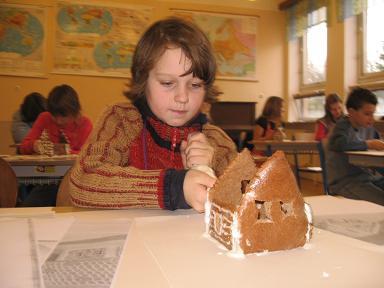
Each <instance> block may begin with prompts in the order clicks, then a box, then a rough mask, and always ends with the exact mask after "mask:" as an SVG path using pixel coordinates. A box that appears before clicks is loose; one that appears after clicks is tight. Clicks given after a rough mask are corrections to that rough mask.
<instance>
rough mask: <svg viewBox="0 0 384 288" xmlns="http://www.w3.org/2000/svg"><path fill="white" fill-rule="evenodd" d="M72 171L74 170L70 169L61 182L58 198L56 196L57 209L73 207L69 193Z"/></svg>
mask: <svg viewBox="0 0 384 288" xmlns="http://www.w3.org/2000/svg"><path fill="white" fill-rule="evenodd" d="M71 171H72V169H68V171H67V172H66V173H65V175H64V177H63V179H62V180H61V182H60V186H59V190H58V191H57V196H56V207H59V206H72V201H71V197H70V193H69V191H70V186H69V184H70V178H71Z"/></svg>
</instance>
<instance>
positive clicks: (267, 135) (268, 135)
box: [264, 128, 275, 140]
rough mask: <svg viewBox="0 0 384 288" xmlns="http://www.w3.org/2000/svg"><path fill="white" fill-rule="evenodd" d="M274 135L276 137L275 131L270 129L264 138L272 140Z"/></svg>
mask: <svg viewBox="0 0 384 288" xmlns="http://www.w3.org/2000/svg"><path fill="white" fill-rule="evenodd" d="M274 135H275V130H272V129H269V128H268V129H267V131H265V136H264V138H265V140H272V139H273V137H274Z"/></svg>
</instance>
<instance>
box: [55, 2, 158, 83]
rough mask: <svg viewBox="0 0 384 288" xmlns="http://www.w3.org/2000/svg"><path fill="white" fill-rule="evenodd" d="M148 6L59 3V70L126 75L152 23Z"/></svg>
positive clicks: (56, 68)
mask: <svg viewBox="0 0 384 288" xmlns="http://www.w3.org/2000/svg"><path fill="white" fill-rule="evenodd" d="M150 16H151V9H150V8H148V7H144V8H143V7H141V8H137V7H104V6H92V5H76V4H71V3H66V2H62V3H60V4H59V6H58V12H57V23H58V25H57V30H56V44H55V57H54V68H55V71H56V72H58V73H61V72H62V73H69V74H73V73H74V74H88V75H103V76H119V77H120V76H123V77H127V75H128V74H129V73H130V66H131V63H132V54H133V52H134V49H135V46H136V43H137V42H138V40H139V38H140V36H141V34H142V33H143V32H144V30H145V29H146V27H147V26H148V25H149V23H150V20H149V19H150Z"/></svg>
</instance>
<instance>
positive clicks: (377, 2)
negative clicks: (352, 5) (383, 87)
mask: <svg viewBox="0 0 384 288" xmlns="http://www.w3.org/2000/svg"><path fill="white" fill-rule="evenodd" d="M383 11H384V1H382V0H368V1H367V9H366V10H365V12H364V13H363V21H362V22H363V25H362V28H361V29H362V31H363V37H361V41H362V47H363V53H362V55H363V59H362V60H363V61H362V63H361V65H362V72H363V73H362V74H363V75H365V76H367V75H368V76H369V75H372V76H373V75H377V74H379V75H380V74H381V75H382V74H384V33H383V27H384V17H383Z"/></svg>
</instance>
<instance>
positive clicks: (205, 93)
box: [70, 18, 237, 211]
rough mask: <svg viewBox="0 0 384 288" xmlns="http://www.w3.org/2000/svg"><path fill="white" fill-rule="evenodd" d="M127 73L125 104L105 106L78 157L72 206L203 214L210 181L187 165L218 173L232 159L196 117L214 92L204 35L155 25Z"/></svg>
mask: <svg viewBox="0 0 384 288" xmlns="http://www.w3.org/2000/svg"><path fill="white" fill-rule="evenodd" d="M131 72H132V80H131V85H130V91H129V92H127V93H126V96H127V97H128V98H129V99H130V101H131V102H128V103H120V104H115V105H112V106H110V107H108V108H107V109H106V110H105V111H104V113H103V115H102V116H101V118H100V119H99V121H98V123H97V124H96V126H95V129H94V131H93V133H92V134H91V136H90V139H89V141H88V142H87V144H86V145H85V146H84V147H83V149H82V151H81V153H80V154H79V158H78V161H77V162H76V164H75V166H74V168H73V170H72V173H71V179H70V184H71V186H70V192H71V199H72V203H73V204H75V205H76V206H80V207H93V208H129V207H151V208H164V209H169V210H174V209H180V208H182V209H185V208H191V207H192V208H194V209H195V210H197V211H203V210H204V203H205V200H206V197H207V188H208V187H212V185H213V184H214V182H215V178H214V177H212V176H209V175H208V174H206V173H205V172H202V171H200V170H199V169H191V168H196V167H205V169H206V170H210V172H215V173H216V175H220V174H221V173H222V172H223V170H224V169H225V167H226V166H227V164H228V163H229V162H230V161H231V159H233V158H234V157H235V156H236V154H237V151H236V146H235V144H234V143H233V142H232V140H231V139H230V138H229V137H228V136H227V135H226V134H225V133H224V131H222V130H221V129H220V128H218V127H216V126H213V125H211V124H209V123H207V119H206V116H205V115H204V114H202V113H201V112H200V111H201V107H202V104H203V102H204V101H207V102H212V101H214V100H215V99H216V97H217V95H218V94H219V92H218V91H217V89H216V88H215V87H214V86H213V82H214V79H215V72H216V63H215V57H214V55H213V53H212V48H211V46H210V43H209V41H208V39H207V37H206V36H205V35H204V33H203V32H202V31H201V30H200V29H199V28H198V27H196V26H195V25H193V24H192V23H190V22H187V21H184V20H181V19H178V18H169V19H166V20H161V21H158V22H156V23H154V24H153V25H152V26H151V27H150V28H149V29H148V30H147V31H146V32H145V33H144V35H143V36H142V38H141V39H140V41H139V43H138V44H137V46H136V49H135V52H134V55H133V59H132V67H131ZM211 175H212V174H211Z"/></svg>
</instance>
